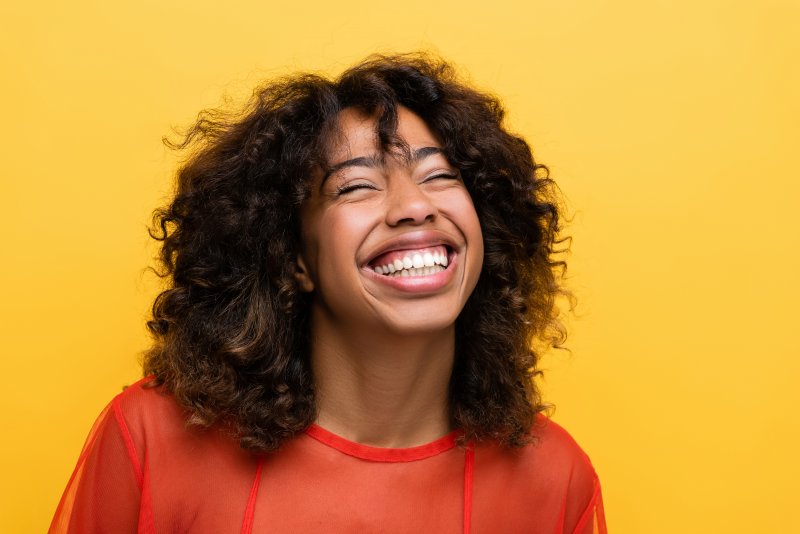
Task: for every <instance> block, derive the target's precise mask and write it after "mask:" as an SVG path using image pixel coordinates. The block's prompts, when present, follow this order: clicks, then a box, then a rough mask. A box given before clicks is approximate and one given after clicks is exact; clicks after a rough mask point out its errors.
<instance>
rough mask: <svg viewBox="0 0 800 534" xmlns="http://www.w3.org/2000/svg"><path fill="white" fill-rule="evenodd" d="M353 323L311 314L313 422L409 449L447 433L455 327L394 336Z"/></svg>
mask: <svg viewBox="0 0 800 534" xmlns="http://www.w3.org/2000/svg"><path fill="white" fill-rule="evenodd" d="M359 326H360V327H359ZM359 326H356V325H354V326H353V327H352V328H347V327H343V326H342V325H338V324H337V325H332V324H331V323H330V322H328V321H326V320H324V318H321V317H319V316H315V317H314V318H313V319H312V329H311V331H312V340H313V341H312V346H311V363H312V366H313V370H314V377H315V392H316V402H317V409H318V416H317V423H318V424H319V425H320V426H322V427H323V428H325V429H327V430H329V431H331V432H333V433H334V434H338V435H340V436H342V437H344V438H345V439H348V440H350V441H355V442H357V443H362V444H365V445H372V446H376V447H413V446H416V445H422V444H424V443H429V442H431V441H433V440H435V439H437V438H440V437H442V436H443V435H445V434H446V433H447V432H449V431H451V430H452V425H451V422H450V416H449V410H448V387H449V383H450V375H451V373H452V368H453V355H454V352H455V328H454V327H450V328H449V329H447V330H445V331H440V332H436V333H434V334H421V335H398V334H392V333H390V332H377V331H374V330H372V329H370V328H365V327H364V326H363V325H359ZM365 331H369V332H368V333H365Z"/></svg>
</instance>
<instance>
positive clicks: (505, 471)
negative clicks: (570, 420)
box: [476, 414, 599, 502]
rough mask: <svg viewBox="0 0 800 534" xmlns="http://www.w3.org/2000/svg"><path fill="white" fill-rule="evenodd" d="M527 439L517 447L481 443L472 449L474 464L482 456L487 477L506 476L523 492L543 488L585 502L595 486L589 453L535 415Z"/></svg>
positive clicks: (560, 429) (595, 478)
mask: <svg viewBox="0 0 800 534" xmlns="http://www.w3.org/2000/svg"><path fill="white" fill-rule="evenodd" d="M530 437H531V441H530V443H528V444H527V445H525V446H523V447H519V448H508V447H503V446H501V445H499V444H485V445H483V446H479V447H478V448H477V449H476V467H477V466H478V465H480V463H481V462H480V458H481V457H482V458H483V461H484V466H485V468H486V469H487V471H491V473H488V472H487V476H489V477H490V478H496V477H501V478H507V479H508V480H509V481H511V480H513V484H514V485H517V486H520V488H519V489H520V490H523V489H524V490H525V491H523V493H529V492H533V493H537V492H539V491H541V489H542V488H547V491H548V492H550V493H551V495H555V494H561V495H570V496H572V497H574V498H576V499H577V500H579V501H583V502H588V501H590V500H591V498H592V496H593V494H594V493H595V491H596V489H597V488H598V486H599V481H598V478H597V474H596V472H595V469H594V467H593V466H592V462H591V460H590V459H589V456H588V455H587V454H586V453H585V452H584V451H583V449H582V448H581V447H580V445H578V443H577V442H576V441H575V439H574V438H573V437H572V436H571V435H570V434H569V432H567V431H566V430H565V429H564V428H563V427H562V426H561V425H559V424H558V423H556V422H555V421H553V420H552V419H549V418H548V417H546V416H544V415H542V414H537V416H536V419H535V422H534V425H533V427H532V428H531V431H530Z"/></svg>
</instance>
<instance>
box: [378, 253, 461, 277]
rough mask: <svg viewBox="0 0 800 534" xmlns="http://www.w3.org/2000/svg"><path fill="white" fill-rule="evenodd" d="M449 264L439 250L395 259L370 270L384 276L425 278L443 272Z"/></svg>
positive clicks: (444, 254)
mask: <svg viewBox="0 0 800 534" xmlns="http://www.w3.org/2000/svg"><path fill="white" fill-rule="evenodd" d="M448 263H449V261H448V259H447V254H446V253H441V252H439V250H434V251H433V252H423V253H421V254H419V253H418V254H413V255H411V256H406V257H404V258H403V259H400V258H397V259H395V260H394V261H393V262H391V263H388V264H386V265H376V266H374V267H372V269H373V270H374V271H375V272H376V273H378V274H382V275H386V276H389V275H391V276H427V275H430V274H435V273H438V272H440V271H444V270H445V268H446V267H447V264H448Z"/></svg>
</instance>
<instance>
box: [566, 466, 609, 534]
mask: <svg viewBox="0 0 800 534" xmlns="http://www.w3.org/2000/svg"><path fill="white" fill-rule="evenodd" d="M592 488H593V490H592V497H591V499H590V500H589V504H588V505H586V508H585V510H584V512H583V514H581V517H580V519H579V520H578V524H577V525H575V530H573V534H608V530H607V529H606V517H605V511H604V510H603V495H602V492H601V491H600V480H599V479H598V478H597V475H596V474H594V476H593V481H592Z"/></svg>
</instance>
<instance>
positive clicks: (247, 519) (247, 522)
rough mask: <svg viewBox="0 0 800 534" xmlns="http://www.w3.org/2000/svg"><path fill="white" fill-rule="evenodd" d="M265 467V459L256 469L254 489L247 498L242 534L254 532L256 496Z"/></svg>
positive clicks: (260, 460)
mask: <svg viewBox="0 0 800 534" xmlns="http://www.w3.org/2000/svg"><path fill="white" fill-rule="evenodd" d="M263 466H264V458H263V457H261V458H259V459H258V466H257V467H256V478H255V480H253V487H252V488H250V496H249V497H248V498H247V508H245V510H244V521H243V522H242V534H250V532H251V531H252V530H253V517H254V516H255V508H256V496H257V495H258V485H259V484H260V482H261V468H262V467H263Z"/></svg>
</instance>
